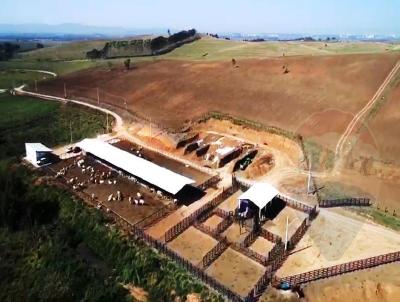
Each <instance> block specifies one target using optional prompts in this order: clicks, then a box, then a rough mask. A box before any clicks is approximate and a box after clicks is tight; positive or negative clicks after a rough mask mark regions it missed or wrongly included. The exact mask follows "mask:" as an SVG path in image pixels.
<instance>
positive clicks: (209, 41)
mask: <svg viewBox="0 0 400 302" xmlns="http://www.w3.org/2000/svg"><path fill="white" fill-rule="evenodd" d="M106 42H107V41H106V40H92V41H78V42H68V43H62V44H57V45H54V46H50V47H46V48H43V49H38V50H33V51H30V52H27V53H22V54H20V55H19V58H21V59H23V60H82V59H86V52H87V51H90V50H92V49H93V48H97V49H102V48H103V47H104V45H105V43H106ZM399 49H400V48H399V45H398V44H392V43H369V42H335V43H325V42H275V41H273V42H244V41H228V40H223V39H214V38H211V37H203V38H202V39H201V40H197V41H195V42H193V43H190V44H186V45H183V46H181V47H179V48H177V49H175V50H173V51H172V52H170V53H168V54H165V55H162V56H160V57H159V58H162V59H163V58H167V59H183V60H203V61H204V60H226V59H228V60H230V59H231V58H265V57H276V56H278V57H279V56H282V55H283V54H285V56H298V55H327V54H352V53H360V54H361V53H385V52H393V51H398V50H399ZM206 53H207V55H206V56H204V54H206Z"/></svg>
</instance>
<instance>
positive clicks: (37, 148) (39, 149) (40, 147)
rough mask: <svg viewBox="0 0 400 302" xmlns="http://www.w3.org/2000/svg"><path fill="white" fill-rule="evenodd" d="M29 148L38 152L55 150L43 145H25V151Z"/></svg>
mask: <svg viewBox="0 0 400 302" xmlns="http://www.w3.org/2000/svg"><path fill="white" fill-rule="evenodd" d="M28 148H29V149H31V150H34V151H36V152H53V150H51V149H50V148H48V147H46V146H45V145H43V144H42V143H25V149H28Z"/></svg>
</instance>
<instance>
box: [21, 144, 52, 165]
mask: <svg viewBox="0 0 400 302" xmlns="http://www.w3.org/2000/svg"><path fill="white" fill-rule="evenodd" d="M25 151H26V157H25V159H26V160H27V161H29V162H30V163H32V164H33V165H34V166H36V167H38V166H40V165H41V164H42V162H41V159H42V158H43V157H47V156H48V155H49V154H52V152H53V150H51V149H50V148H48V147H46V146H45V145H43V144H41V143H25Z"/></svg>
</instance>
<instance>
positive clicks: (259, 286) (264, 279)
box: [246, 267, 273, 301]
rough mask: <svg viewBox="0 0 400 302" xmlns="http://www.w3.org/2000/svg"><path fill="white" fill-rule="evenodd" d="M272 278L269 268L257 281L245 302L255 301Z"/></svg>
mask: <svg viewBox="0 0 400 302" xmlns="http://www.w3.org/2000/svg"><path fill="white" fill-rule="evenodd" d="M272 278H273V271H272V268H271V267H267V269H266V270H265V272H264V274H263V275H262V276H261V277H260V279H258V281H257V283H256V284H255V285H254V287H253V289H252V290H251V291H250V293H249V294H248V295H247V297H246V301H257V298H258V297H259V296H260V295H261V294H262V293H263V292H264V290H265V289H266V288H267V286H268V284H269V283H270V282H271V280H272Z"/></svg>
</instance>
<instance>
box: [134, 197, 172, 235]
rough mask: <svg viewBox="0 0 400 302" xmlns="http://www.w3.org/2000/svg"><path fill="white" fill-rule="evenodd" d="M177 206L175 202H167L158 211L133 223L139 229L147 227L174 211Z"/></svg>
mask: <svg viewBox="0 0 400 302" xmlns="http://www.w3.org/2000/svg"><path fill="white" fill-rule="evenodd" d="M178 208H179V207H178V206H177V205H176V204H175V203H169V204H167V205H166V206H164V207H162V208H161V209H159V210H158V211H156V212H154V213H152V214H151V215H149V216H147V217H145V218H143V219H142V220H141V221H139V222H137V223H136V224H135V226H136V227H138V228H140V229H147V228H149V227H151V226H152V225H155V224H156V223H157V222H159V221H160V220H161V219H163V218H164V217H166V216H168V215H169V214H171V213H172V212H174V211H176V210H177V209H178Z"/></svg>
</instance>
